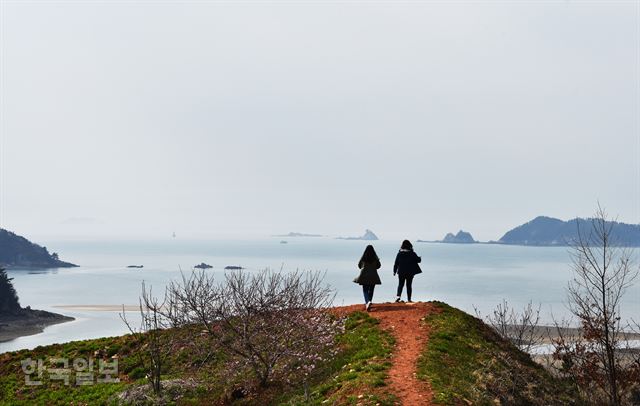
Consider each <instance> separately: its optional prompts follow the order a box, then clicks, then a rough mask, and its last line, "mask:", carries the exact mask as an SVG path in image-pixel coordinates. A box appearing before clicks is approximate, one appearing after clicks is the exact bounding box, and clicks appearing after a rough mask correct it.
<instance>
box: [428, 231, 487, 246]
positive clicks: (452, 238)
mask: <svg viewBox="0 0 640 406" xmlns="http://www.w3.org/2000/svg"><path fill="white" fill-rule="evenodd" d="M418 242H437V243H444V244H477V243H478V241H476V240H474V239H473V236H472V235H471V233H469V232H466V231H463V230H460V231H458V233H457V234H455V235H454V234H453V233H447V235H445V236H444V238H443V239H442V240H436V241H426V240H418Z"/></svg>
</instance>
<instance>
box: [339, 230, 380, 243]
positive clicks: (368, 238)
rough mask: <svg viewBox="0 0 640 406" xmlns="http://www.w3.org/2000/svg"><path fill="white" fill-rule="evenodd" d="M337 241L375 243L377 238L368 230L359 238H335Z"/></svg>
mask: <svg viewBox="0 0 640 406" xmlns="http://www.w3.org/2000/svg"><path fill="white" fill-rule="evenodd" d="M336 239H337V240H360V241H376V240H378V236H377V235H375V233H374V232H373V231H371V230H369V229H367V230H365V232H364V234H363V235H362V236H360V237H337V238H336Z"/></svg>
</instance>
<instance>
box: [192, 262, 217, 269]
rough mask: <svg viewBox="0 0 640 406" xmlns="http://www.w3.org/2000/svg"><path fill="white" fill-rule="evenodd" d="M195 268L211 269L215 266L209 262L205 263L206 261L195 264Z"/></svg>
mask: <svg viewBox="0 0 640 406" xmlns="http://www.w3.org/2000/svg"><path fill="white" fill-rule="evenodd" d="M194 268H196V269H211V268H213V267H212V266H211V265H209V264H205V263H204V262H201V263H199V264H198V265H196V266H194Z"/></svg>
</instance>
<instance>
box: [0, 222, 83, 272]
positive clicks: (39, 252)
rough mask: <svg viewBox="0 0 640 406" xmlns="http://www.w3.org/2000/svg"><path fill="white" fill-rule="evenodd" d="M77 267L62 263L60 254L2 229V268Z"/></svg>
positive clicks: (0, 238) (0, 237) (0, 250)
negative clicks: (50, 251)
mask: <svg viewBox="0 0 640 406" xmlns="http://www.w3.org/2000/svg"><path fill="white" fill-rule="evenodd" d="M74 266H77V265H74V264H71V263H69V262H64V261H61V260H60V259H59V258H58V254H56V253H51V254H50V253H49V251H48V250H47V248H46V247H41V246H40V245H38V244H34V243H32V242H31V241H29V240H27V239H26V238H24V237H21V236H19V235H17V234H14V233H12V232H11V231H7V230H5V229H2V228H0V267H4V268H18V267H25V268H69V267H74Z"/></svg>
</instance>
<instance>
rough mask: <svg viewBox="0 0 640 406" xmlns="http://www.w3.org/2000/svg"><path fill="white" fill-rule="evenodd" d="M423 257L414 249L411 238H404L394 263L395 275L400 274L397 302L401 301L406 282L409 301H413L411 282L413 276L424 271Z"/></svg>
mask: <svg viewBox="0 0 640 406" xmlns="http://www.w3.org/2000/svg"><path fill="white" fill-rule="evenodd" d="M420 261H422V258H420V257H419V256H418V254H416V253H415V252H414V251H413V245H411V242H409V240H404V241H403V242H402V245H401V246H400V252H398V255H396V262H395V263H394V264H393V275H394V276H395V275H396V274H398V292H397V293H398V295H397V298H396V303H398V302H400V297H401V296H402V289H403V288H404V284H405V283H406V284H407V301H408V302H411V291H412V289H411V284H412V283H413V277H414V276H415V275H417V274H419V273H422V269H420V265H418V264H419V263H420Z"/></svg>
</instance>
